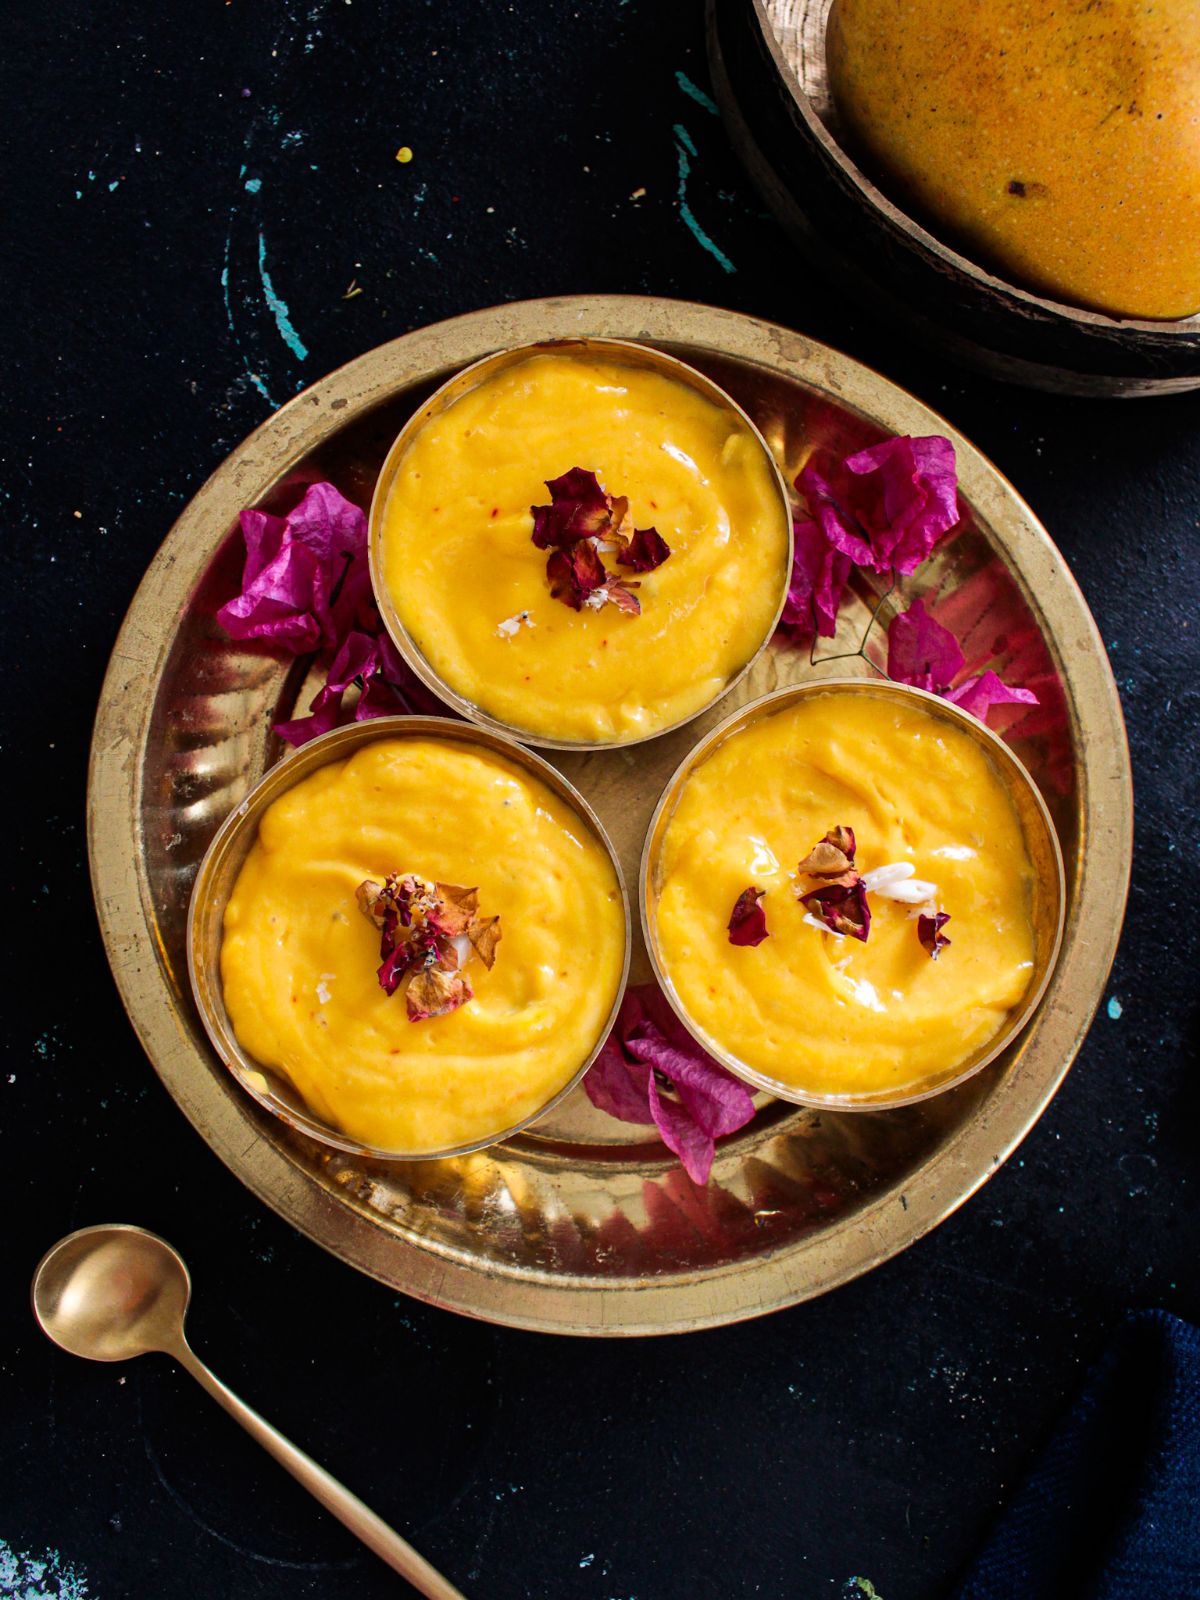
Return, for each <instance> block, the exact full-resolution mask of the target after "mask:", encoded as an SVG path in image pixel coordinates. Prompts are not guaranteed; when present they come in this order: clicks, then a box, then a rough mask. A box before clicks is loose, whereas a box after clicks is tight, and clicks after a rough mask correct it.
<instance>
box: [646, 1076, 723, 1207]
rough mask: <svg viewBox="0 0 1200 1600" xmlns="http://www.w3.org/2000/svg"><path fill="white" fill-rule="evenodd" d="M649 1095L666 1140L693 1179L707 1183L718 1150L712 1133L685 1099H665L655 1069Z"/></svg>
mask: <svg viewBox="0 0 1200 1600" xmlns="http://www.w3.org/2000/svg"><path fill="white" fill-rule="evenodd" d="M649 1095H650V1111H651V1113H652V1115H653V1118H654V1122H655V1125H656V1126H657V1128H658V1131H659V1134H660V1135H661V1137H662V1142H663V1143H664V1144H665V1145H666V1147H667V1149H668V1150H673V1151H674V1152H675V1154H676V1155H677V1156H678V1157H679V1159H680V1161H681V1162H682V1163H683V1170H684V1171H685V1172H686V1173H687V1175H688V1177H689V1178H690V1179H691V1180H692V1182H693V1183H701V1184H703V1183H707V1182H708V1175H709V1173H710V1172H711V1171H712V1164H713V1156H714V1155H715V1154H716V1145H715V1143H714V1141H713V1138H712V1135H711V1134H708V1133H705V1132H704V1130H703V1128H701V1127H700V1126H699V1124H698V1123H697V1122H696V1121H695V1120H694V1118H693V1117H692V1116H691V1114H690V1113H689V1111H688V1110H687V1107H686V1106H684V1105H683V1104H682V1103H681V1102H679V1101H677V1100H664V1099H663V1097H662V1095H660V1094H659V1092H658V1085H657V1084H656V1083H655V1081H654V1074H653V1073H651V1074H650V1091H649Z"/></svg>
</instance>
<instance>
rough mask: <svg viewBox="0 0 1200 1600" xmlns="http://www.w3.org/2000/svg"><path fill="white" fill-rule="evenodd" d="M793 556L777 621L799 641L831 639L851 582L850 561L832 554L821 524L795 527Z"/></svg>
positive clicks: (799, 524)
mask: <svg viewBox="0 0 1200 1600" xmlns="http://www.w3.org/2000/svg"><path fill="white" fill-rule="evenodd" d="M794 532H795V553H794V555H793V557H792V581H791V583H790V584H789V585H788V593H787V599H786V600H785V601H784V604H783V615H782V616H781V617H780V619H779V620H780V621H781V622H782V623H783V625H784V626H785V627H788V628H794V629H795V630H796V632H797V634H798V635H799V637H800V638H801V639H812V638H814V637H816V636H817V635H818V634H819V635H820V637H821V638H822V639H832V638H833V636H834V634H835V633H836V632H837V615H838V607H839V606H840V605H841V603H842V597H843V596H844V594H845V593H846V584H847V583H848V582H849V580H850V568H851V565H852V563H851V561H850V557H849V556H848V555H845V554H843V552H842V551H841V550H835V549H834V547H833V546H832V545H831V544H830V542H829V540H828V539H827V538H826V537H825V534H824V532H823V531H822V529H821V527H820V524H819V523H816V522H797V523H795V524H794Z"/></svg>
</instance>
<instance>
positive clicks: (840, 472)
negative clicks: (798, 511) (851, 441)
mask: <svg viewBox="0 0 1200 1600" xmlns="http://www.w3.org/2000/svg"><path fill="white" fill-rule="evenodd" d="M796 487H797V488H798V489H799V490H800V492H801V493H802V494H803V495H804V498H805V500H806V501H807V502H808V509H809V512H810V513H811V515H812V516H813V517H814V518H815V519H816V521H817V523H818V524H819V526H820V531H821V532H822V533H823V534H824V536H825V540H826V543H827V544H829V545H831V546H832V547H833V549H835V550H838V551H840V552H841V554H842V555H844V556H845V557H846V558H847V559H848V560H849V561H850V562H851V563H852V564H853V565H854V566H856V567H871V568H877V567H878V566H879V563H878V562H877V561H876V559H875V552H874V550H873V549H872V547H871V541H870V538H869V537H867V535H866V533H865V530H864V529H863V528H862V527H861V526H860V525H859V522H858V518H857V517H856V515H855V513H854V510H853V507H852V505H851V499H850V496H851V490H852V485H851V483H850V481H849V479H848V477H847V474H846V472H845V470H844V468H843V467H842V466H841V465H840V463H837V462H833V463H831V464H830V465H829V466H828V468H827V470H825V471H823V470H821V469H819V468H818V467H817V466H816V465H815V463H813V462H811V461H810V462H809V464H808V465H807V466H806V467H805V468H804V469H803V471H802V472H801V473H800V476H799V477H798V478H797V479H796Z"/></svg>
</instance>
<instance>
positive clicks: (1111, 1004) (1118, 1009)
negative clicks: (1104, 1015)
mask: <svg viewBox="0 0 1200 1600" xmlns="http://www.w3.org/2000/svg"><path fill="white" fill-rule="evenodd" d="M1107 1009H1108V1014H1109V1016H1110V1017H1111V1018H1112V1020H1113V1021H1114V1022H1120V1020H1121V1015H1122V1013H1123V1012H1124V1010H1125V1007H1124V1006H1123V1005H1122V1004H1121V1002H1120V1001H1119V1000H1118V999H1117V997H1116V995H1115V994H1114V995H1110V996H1109V1001H1108V1008H1107Z"/></svg>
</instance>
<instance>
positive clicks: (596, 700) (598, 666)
mask: <svg viewBox="0 0 1200 1600" xmlns="http://www.w3.org/2000/svg"><path fill="white" fill-rule="evenodd" d="M572 467H582V468H584V469H586V470H588V471H591V472H595V473H596V475H597V477H598V478H599V480H600V483H601V485H602V487H603V488H604V490H605V491H606V492H607V493H608V494H610V495H614V496H618V495H625V496H628V498H629V503H630V504H629V511H630V516H631V519H632V524H633V526H635V527H638V528H646V527H651V526H653V527H655V528H657V529H658V532H659V533H660V534H661V535H662V537H663V538H664V539H665V540H666V542H667V544H668V545H669V546H670V550H671V554H670V557H669V558H668V559H667V561H666V562H664V564H663V565H662V566H660V567H659V568H657V570H655V571H653V572H649V573H645V574H638V573H633V572H630V571H629V570H628V569H622V568H618V567H616V566H615V565H613V566H612V570H613V571H614V572H617V573H619V574H620V575H622V576H624V577H626V578H639V577H640V579H641V587H640V588H639V590H638V591H637V593H638V596H639V598H640V600H641V605H642V614H641V615H640V616H629V615H625V614H623V613H621V612H619V611H618V610H617V609H616V607H615V606H613V605H611V604H609V605H605V606H604V607H603V608H602V609H600V610H597V611H593V610H589V609H584V610H583V611H574V610H572V609H571V608H570V607H569V606H568V605H566V604H564V603H563V602H562V601H561V600H556V599H553V598H551V595H550V590H549V585H548V582H547V576H546V555H547V553H546V551H545V550H539V549H538V548H537V547H536V546H535V545H534V544H533V542H532V539H531V533H532V529H533V518H532V516H531V514H530V507H531V506H533V505H544V504H547V503H548V502H549V500H550V496H549V494H548V492H547V489H546V483H545V480H547V479H552V478H557V477H559V476H560V475H561V474H563V473H565V472H567V471H569V469H570V468H572ZM788 537H789V529H788V523H787V516H786V512H785V509H784V506H783V501H782V496H781V495H780V492H779V488H778V482H777V479H776V477H775V474H774V472H773V470H772V468H771V466H770V464H769V462H768V460H767V459H766V456H765V452H764V451H763V449H762V446H761V445H760V444H759V442H758V440H757V439H756V437H755V435H754V434H753V432H752V431H751V429H750V428H749V427H747V426H746V424H745V423H744V422H742V421H741V419H740V418H739V417H738V416H737V415H736V414H735V413H733V412H730V411H727V410H723V409H721V408H720V407H718V406H717V405H715V404H713V403H712V402H711V401H709V400H708V399H706V398H705V397H704V396H703V395H700V394H698V393H696V391H694V390H693V389H690V388H688V387H687V386H686V385H685V384H683V383H681V382H678V381H676V380H675V379H673V378H668V377H665V376H662V375H660V374H658V373H655V372H650V371H647V370H646V369H644V368H641V367H637V366H630V365H625V364H622V363H621V362H619V361H618V360H616V359H612V360H607V359H605V360H601V359H597V358H593V357H590V356H582V355H573V354H568V353H562V354H551V355H537V356H532V357H530V358H529V359H528V360H526V361H523V362H520V363H518V364H517V365H515V366H512V367H509V368H507V369H505V370H503V371H501V372H499V373H497V374H495V375H494V376H492V377H490V378H485V379H484V380H483V381H482V382H481V383H479V385H478V386H477V387H475V388H474V389H471V390H469V391H468V392H467V393H466V394H465V395H463V396H462V397H461V398H459V399H458V400H456V401H455V402H454V403H453V404H452V405H451V406H449V407H448V408H447V409H446V410H445V411H443V412H441V413H440V414H438V415H435V416H433V417H432V418H430V419H429V420H428V421H427V422H426V423H425V424H424V425H423V426H422V427H421V428H420V429H419V431H418V432H417V434H416V436H415V437H414V438H413V440H412V443H411V445H410V446H409V447H408V449H407V450H406V452H405V454H404V456H403V458H402V460H401V462H400V465H399V469H398V471H397V473H396V477H395V481H394V483H393V485H392V488H391V492H390V494H389V497H388V500H387V503H386V507H385V509H384V513H383V536H382V567H383V575H384V582H385V586H386V588H387V591H388V593H389V594H390V596H391V599H392V601H393V603H394V605H395V606H396V609H397V611H398V612H399V615H400V618H401V620H402V622H403V623H404V626H405V627H406V628H407V629H408V632H409V634H410V635H411V637H412V638H413V640H414V641H415V642H416V644H417V645H418V647H419V648H420V650H421V651H422V652H423V654H424V655H425V657H426V659H427V660H428V661H429V663H430V665H431V666H432V667H433V668H434V670H435V671H436V672H437V673H438V674H439V675H440V676H441V677H442V678H443V679H444V680H445V682H446V683H448V684H449V685H450V687H451V688H452V689H454V690H456V691H457V692H458V693H459V694H460V695H462V696H464V697H465V698H466V699H467V700H470V701H472V702H473V703H474V704H475V705H477V706H479V707H480V708H481V709H482V710H484V711H485V712H487V713H488V714H489V715H491V716H493V717H495V718H497V719H498V720H500V721H501V722H504V723H505V724H507V725H509V726H512V727H515V728H519V729H522V730H526V731H528V732H529V733H532V734H535V735H536V734H544V735H546V736H547V737H550V738H559V739H569V740H580V741H587V742H599V741H608V740H611V741H613V742H620V741H627V740H630V739H637V738H640V737H642V736H644V735H646V734H650V733H654V732H656V731H658V730H660V729H663V728H667V727H670V726H671V725H673V724H674V723H676V722H679V721H681V720H682V719H684V718H686V717H689V716H691V715H693V714H694V713H695V712H697V711H700V710H701V709H702V708H703V707H704V706H705V705H707V704H708V703H709V702H710V701H711V700H713V699H714V698H716V696H717V695H719V694H720V693H721V691H722V690H723V689H724V688H725V686H726V684H727V683H728V682H729V680H730V679H731V678H732V677H735V676H736V675H737V673H738V672H739V671H740V670H741V669H742V667H743V666H745V664H746V662H747V661H748V660H749V659H750V657H751V656H753V654H754V652H755V651H756V650H757V649H758V647H759V645H760V644H761V643H762V641H763V639H764V637H765V636H766V634H767V632H768V631H769V629H770V628H771V625H772V623H773V621H774V618H775V615H776V612H777V610H778V607H779V604H780V601H781V600H782V598H783V590H784V586H785V583H786V577H787V573H786V568H787V551H788ZM607 559H608V562H609V563H610V565H611V564H612V563H613V559H614V558H613V557H611V556H609V557H608V558H607ZM515 619H522V620H520V621H519V622H518V621H516V620H515ZM502 625H504V626H502Z"/></svg>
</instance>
